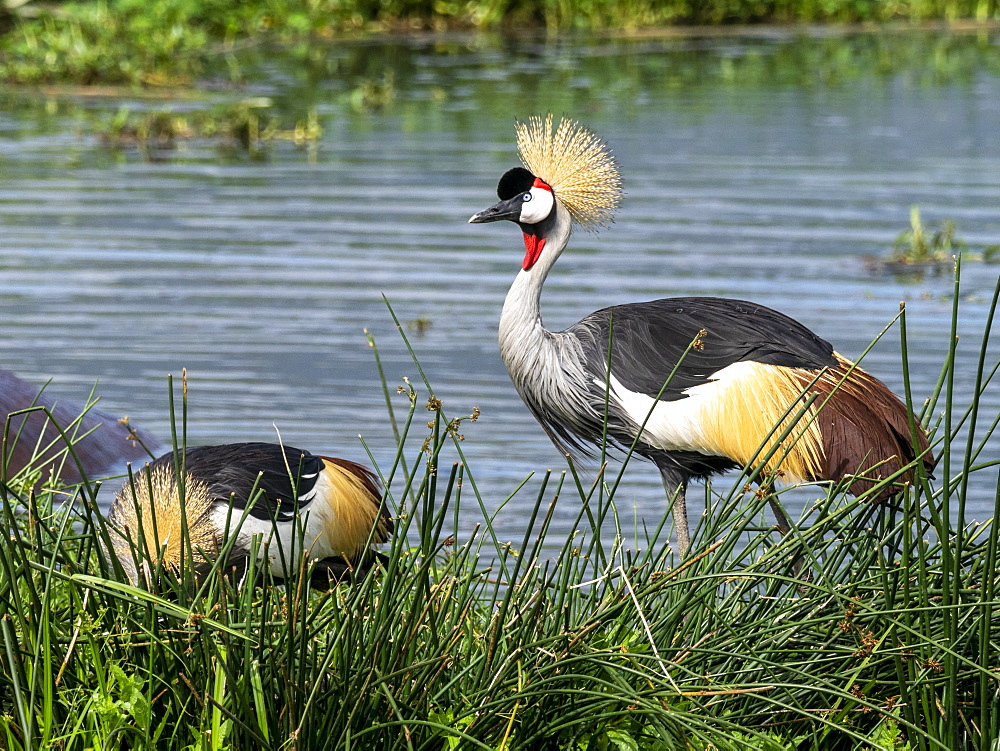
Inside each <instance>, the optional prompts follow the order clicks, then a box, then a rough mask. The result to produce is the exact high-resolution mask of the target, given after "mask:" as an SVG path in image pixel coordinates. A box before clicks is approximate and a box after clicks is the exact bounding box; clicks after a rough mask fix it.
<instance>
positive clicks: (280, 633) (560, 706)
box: [0, 282, 1000, 751]
mask: <svg viewBox="0 0 1000 751" xmlns="http://www.w3.org/2000/svg"><path fill="white" fill-rule="evenodd" d="M958 292H959V288H958V283H957V282H956V289H955V293H956V294H955V297H954V299H955V300H956V303H955V305H956V311H955V312H956V316H955V318H956V321H957V305H958V303H957V301H958V300H959V299H960V295H959V294H958ZM998 295H1000V285H998V288H997V292H996V293H995V294H994V297H993V299H992V303H991V305H990V307H989V310H988V313H987V317H986V320H985V322H984V327H983V335H982V340H981V344H980V354H979V368H978V372H977V374H976V376H975V392H974V395H973V398H972V399H971V401H970V402H969V403H967V404H966V403H959V402H958V401H957V399H956V397H955V388H954V384H955V381H956V380H957V379H958V378H960V377H968V374H962V373H958V372H956V368H955V363H956V352H955V347H954V346H952V347H951V348H950V349H949V352H948V355H947V357H946V359H945V362H944V363H943V365H942V369H941V374H940V378H939V380H938V384H937V388H936V389H935V391H934V393H933V394H932V395H931V396H930V398H929V399H928V400H927V401H926V402H925V403H923V404H922V405H921V404H916V405H915V406H916V407H917V411H918V413H921V416H922V419H923V420H924V422H925V423H932V424H933V425H934V426H935V429H936V432H935V442H936V450H937V451H938V453H940V455H941V462H940V463H939V465H938V469H937V478H936V479H934V480H931V479H929V478H926V477H925V476H924V475H919V477H920V481H919V482H918V483H916V484H915V485H914V486H913V487H911V488H908V489H907V490H906V491H905V492H904V493H902V494H901V495H900V496H899V497H898V498H897V499H896V500H895V501H893V502H886V503H873V502H870V501H868V500H867V499H866V498H865V497H861V498H856V499H855V498H850V497H848V496H846V495H845V494H844V489H843V488H841V487H829V488H826V487H816V488H815V489H814V490H815V497H816V500H815V503H814V504H813V505H812V507H811V508H810V509H808V510H807V512H806V514H805V515H804V516H803V518H802V519H800V520H799V521H798V523H797V524H795V527H794V529H793V531H792V533H790V534H789V535H787V536H785V537H782V536H780V535H779V534H778V533H777V531H776V530H774V529H773V528H772V527H771V526H770V525H768V524H766V523H762V519H763V507H764V505H765V503H766V500H767V499H766V498H765V497H764V496H763V495H762V494H760V493H758V492H754V491H752V490H749V489H747V487H746V478H745V477H744V478H725V479H724V480H723V481H722V482H721V483H719V484H716V485H714V486H711V487H708V488H706V490H705V498H706V504H707V506H708V511H707V514H706V515H705V517H704V518H703V520H702V521H701V523H700V525H699V526H698V528H697V530H696V533H695V535H694V540H693V547H692V555H691V556H690V557H689V558H688V559H687V560H686V561H685V562H684V563H683V564H682V565H678V562H677V560H676V558H675V557H674V555H673V552H672V551H671V549H670V548H669V546H667V545H665V544H664V543H663V540H664V538H665V537H666V534H667V533H668V532H669V516H668V515H667V504H666V503H664V514H663V516H662V517H660V518H654V519H646V520H644V526H643V532H642V539H640V540H638V541H636V540H630V539H628V538H627V537H626V536H625V535H624V533H623V531H622V530H624V529H627V528H628V524H627V522H626V521H625V520H624V519H623V518H622V517H621V516H620V515H619V509H618V507H617V506H616V504H615V492H614V491H615V489H616V488H617V487H618V481H619V479H620V477H618V476H617V475H616V474H611V471H610V470H605V472H607V473H608V474H607V476H605V473H602V472H598V473H597V479H596V480H589V479H586V478H588V477H589V474H588V472H583V471H577V469H576V468H575V467H573V466H570V467H569V468H568V469H567V470H565V471H550V472H547V473H545V474H544V475H543V476H542V477H541V481H540V482H538V483H537V491H536V494H535V497H534V502H533V503H532V504H531V505H530V509H529V510H528V511H527V512H526V513H525V514H524V517H523V529H524V532H523V534H522V535H520V536H519V538H518V539H514V540H507V539H503V538H501V537H499V536H498V535H497V534H496V532H495V531H494V525H493V521H494V518H495V517H494V515H495V514H496V513H498V512H497V510H496V509H497V507H498V506H500V505H501V503H500V502H501V500H502V499H496V498H488V497H484V496H483V495H482V494H481V493H480V492H479V489H478V487H477V484H476V481H475V475H474V472H473V468H472V467H470V466H468V465H467V464H466V463H465V460H464V457H463V452H462V443H461V441H460V440H459V433H460V430H463V429H467V428H468V427H469V426H468V425H467V424H466V423H467V421H468V420H470V419H472V418H474V417H475V416H476V413H475V412H471V413H470V414H468V415H465V416H462V417H456V416H455V415H454V414H453V413H452V412H451V410H450V405H446V404H444V403H442V401H441V400H440V399H439V397H438V395H436V394H435V393H434V392H433V389H432V388H431V386H430V385H429V384H427V383H420V384H418V385H415V384H412V383H409V382H404V383H403V384H402V385H401V386H400V388H399V393H394V391H395V389H394V388H393V387H392V386H390V385H389V384H388V383H387V379H385V377H384V376H383V388H384V390H385V393H386V400H387V404H388V405H389V409H390V412H391V418H392V420H393V424H394V425H395V426H396V429H397V431H398V438H399V449H398V452H397V454H396V456H395V457H394V459H393V461H392V462H391V463H389V465H388V466H385V465H382V466H379V467H378V471H379V472H380V474H381V476H382V478H383V481H384V482H385V484H386V485H387V487H388V488H389V489H390V490H389V499H390V503H391V504H392V506H393V507H394V508H395V509H396V512H397V514H398V517H399V518H398V533H397V535H396V538H395V541H394V543H393V544H392V546H391V548H390V549H389V551H388V554H389V561H388V563H387V564H386V567H385V569H384V570H383V571H381V572H378V573H376V574H373V575H371V576H369V577H368V578H366V579H365V580H363V581H361V582H357V583H354V584H352V585H349V586H347V585H345V586H341V587H339V588H337V589H335V590H334V591H332V592H330V593H321V594H317V593H313V592H310V591H309V589H308V587H307V582H308V572H305V571H303V572H302V574H301V576H296V577H293V578H292V580H290V581H288V582H287V583H285V584H284V585H280V586H279V585H277V584H276V583H274V582H271V581H269V579H268V575H267V573H266V572H258V574H259V575H258V577H257V578H258V581H260V582H261V584H260V586H256V587H255V586H249V585H246V586H242V587H239V586H236V585H234V583H233V582H232V581H231V580H229V579H228V578H227V577H226V576H225V575H224V574H223V573H222V572H220V571H216V572H213V573H212V574H210V575H209V576H208V577H207V579H206V580H205V581H204V583H203V584H202V585H201V586H200V587H199V586H197V585H196V583H195V582H193V581H191V580H190V579H188V580H187V581H185V580H184V579H183V577H182V579H181V581H178V582H177V583H176V586H174V587H172V588H168V589H166V590H165V591H163V592H160V593H151V592H147V591H145V590H142V589H137V588H135V587H133V586H131V585H129V584H126V583H124V582H125V581H126V580H125V579H124V578H123V577H122V575H121V572H120V571H117V570H116V569H117V566H116V565H115V564H114V562H109V561H106V560H105V559H104V558H103V557H102V556H101V555H100V554H99V551H100V549H101V548H102V546H106V545H107V540H108V527H107V522H106V521H105V519H104V518H103V515H102V514H101V512H100V510H99V507H98V504H97V497H96V491H95V488H93V487H89V486H84V487H81V488H70V489H62V490H56V489H45V488H42V489H35V488H34V487H32V485H31V483H30V480H27V481H26V480H25V479H24V478H7V477H4V478H0V479H2V480H3V482H2V484H0V495H2V500H3V503H2V505H0V513H2V514H3V524H4V529H5V534H4V536H3V540H2V542H0V631H2V634H3V647H2V649H0V746H2V747H4V748H7V749H18V750H19V749H46V748H61V749H91V748H105V749H107V748H112V749H114V748H143V747H146V748H152V747H157V748H178V749H180V748H204V749H222V748H250V747H263V748H298V749H313V748H317V749H319V748H338V749H339V748H345V749H362V748H364V749H368V748H392V749H395V748H407V749H440V748H445V749H448V748H463V749H465V748H469V749H475V748H482V749H487V748H488V749H516V748H523V749H532V748H577V749H609V748H612V749H654V748H656V749H671V748H679V749H706V750H707V749H745V748H759V749H786V748H791V747H794V748H813V749H836V748H844V749H848V748H884V749H904V748H905V749H979V751H985V750H986V749H990V748H994V747H995V746H994V745H993V744H994V739H995V738H997V737H1000V706H998V695H1000V694H998V690H997V689H998V685H997V684H998V674H997V671H996V646H995V645H996V644H997V643H998V642H1000V620H998V619H997V617H996V615H995V613H996V612H997V609H998V606H1000V601H998V598H997V573H996V569H997V565H996V564H997V560H996V557H997V554H996V550H997V543H998V540H997V537H998V532H997V526H996V525H995V524H994V523H993V521H992V520H982V521H978V522H975V523H973V522H971V521H970V520H969V519H968V518H967V515H968V512H967V499H968V494H969V487H970V483H972V482H978V483H979V484H980V486H981V485H982V484H983V483H984V479H983V478H986V482H990V483H992V484H996V483H997V477H998V474H1000V459H998V458H997V457H996V450H995V447H996V440H997V436H996V431H997V426H998V422H1000V416H997V415H994V414H992V413H987V412H986V410H985V409H984V407H985V404H986V401H985V400H984V398H983V395H984V394H986V393H987V389H991V388H992V389H995V388H996V384H995V383H994V382H993V379H994V377H995V375H996V372H997V370H998V368H1000V362H998V361H997V360H996V352H991V351H990V350H989V343H990V334H991V326H992V323H993V320H994V317H995V314H996V310H997V304H998ZM899 321H900V324H899V327H898V328H899V331H900V334H901V338H902V342H903V349H902V352H903V359H902V362H903V372H904V376H907V378H908V368H907V357H908V352H907V349H906V346H905V344H906V317H905V313H904V314H903V315H901V316H900V319H899ZM951 333H953V332H951ZM952 341H954V338H952ZM372 344H373V346H374V342H372ZM407 346H408V344H407ZM375 351H376V355H377V348H376V349H375ZM991 358H992V359H991ZM418 367H419V366H418ZM907 383H908V380H907ZM906 398H907V400H908V401H913V400H914V399H916V398H917V397H916V395H914V394H911V393H910V389H909V387H907V389H906ZM994 403H995V401H994ZM446 407H447V409H446ZM428 408H429V409H430V410H431V415H432V419H431V420H430V423H429V427H428V429H427V432H426V433H424V431H423V427H422V426H423V423H424V422H425V421H426V417H425V415H426V414H427V412H426V411H425V410H426V409H428ZM177 413H178V416H179V423H178V427H177V429H176V431H175V442H176V443H177V445H178V446H181V445H183V443H184V440H185V438H184V437H185V429H184V425H185V419H186V418H185V414H186V413H185V403H184V400H183V399H182V401H181V403H180V404H179V405H178V406H177ZM990 451H992V452H993V453H992V454H991V453H990ZM917 471H918V473H919V472H920V468H919V464H918V466H917ZM722 488H725V489H722ZM521 491H522V492H523V491H524V489H523V488H521ZM105 492H106V491H105ZM873 492H874V493H877V489H876V490H874V491H873ZM996 505H997V508H995V510H994V518H996V513H998V512H1000V492H998V493H997V501H996ZM567 508H568V509H569V510H570V513H572V514H574V515H575V518H576V524H575V525H574V526H575V529H576V531H575V532H574V533H573V534H571V535H568V536H560V535H556V534H554V533H552V532H550V525H551V522H552V520H553V516H554V514H555V513H556V512H557V509H559V510H560V513H564V514H565V513H566V511H567ZM500 513H506V512H500ZM470 519H475V520H476V523H470V522H469V520H470ZM807 571H808V572H809V574H808V575H806V574H805V572H807Z"/></svg>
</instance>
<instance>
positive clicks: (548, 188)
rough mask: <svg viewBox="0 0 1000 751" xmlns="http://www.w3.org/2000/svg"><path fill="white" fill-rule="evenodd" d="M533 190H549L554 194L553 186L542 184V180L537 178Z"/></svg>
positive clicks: (532, 185)
mask: <svg viewBox="0 0 1000 751" xmlns="http://www.w3.org/2000/svg"><path fill="white" fill-rule="evenodd" d="M531 187H532V188H541V189H542V190H547V191H548V192H549V193H551V192H552V186H551V185H549V184H548V183H544V182H542V178H540V177H536V178H535V182H533V183H532V184H531Z"/></svg>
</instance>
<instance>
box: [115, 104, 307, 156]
mask: <svg viewBox="0 0 1000 751" xmlns="http://www.w3.org/2000/svg"><path fill="white" fill-rule="evenodd" d="M97 133H98V137H99V138H100V139H101V141H102V142H104V143H105V144H107V145H109V146H113V147H116V148H123V147H135V148H138V149H139V150H140V151H142V153H143V154H144V155H146V156H147V157H151V156H152V155H153V154H154V153H155V152H156V151H157V150H162V149H174V148H176V147H177V146H178V144H180V143H182V142H184V141H189V140H193V139H210V140H212V141H215V142H218V143H220V144H222V145H226V146H235V147H238V148H240V149H241V150H243V151H246V152H247V153H249V154H250V155H251V156H259V155H261V154H262V152H263V150H264V149H265V148H266V146H267V145H268V144H269V143H271V142H274V141H290V142H291V143H294V144H295V145H296V146H299V147H305V146H308V145H310V144H313V143H315V142H316V141H318V140H319V139H320V138H321V137H322V135H323V129H322V127H320V124H319V118H318V116H317V114H316V111H315V109H312V110H310V111H309V113H308V115H307V117H306V119H305V120H303V121H299V122H297V123H295V124H294V126H292V127H285V125H284V123H283V121H282V119H281V116H280V115H277V114H275V113H274V112H273V110H272V102H271V100H270V99H268V98H266V97H255V98H252V99H245V100H242V101H239V102H234V103H232V104H225V105H221V106H217V107H214V108H212V109H209V110H193V111H189V112H186V113H178V112H173V111H170V110H158V111H153V112H135V111H132V110H129V109H127V108H121V109H119V110H118V111H117V112H116V113H115V114H114V115H113V116H112V117H111V118H110V120H107V121H106V122H105V123H104V124H103V125H101V126H100V127H99V128H98V131H97Z"/></svg>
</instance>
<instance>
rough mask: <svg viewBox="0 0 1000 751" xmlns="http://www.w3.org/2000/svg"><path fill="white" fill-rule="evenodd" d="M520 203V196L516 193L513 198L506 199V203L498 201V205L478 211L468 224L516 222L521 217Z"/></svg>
mask: <svg viewBox="0 0 1000 751" xmlns="http://www.w3.org/2000/svg"><path fill="white" fill-rule="evenodd" d="M522 203H523V201H522V199H521V194H520V193H518V194H517V195H516V196H514V197H513V198H508V199H507V200H506V201H500V202H499V203H496V204H494V205H492V206H490V207H489V208H488V209H484V210H482V211H480V212H479V213H478V214H473V215H472V217H471V218H470V219H469V224H483V223H484V222H499V221H500V220H501V219H509V220H510V221H512V222H516V221H517V220H518V219H519V218H520V216H521V205H522Z"/></svg>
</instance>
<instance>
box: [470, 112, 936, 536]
mask: <svg viewBox="0 0 1000 751" xmlns="http://www.w3.org/2000/svg"><path fill="white" fill-rule="evenodd" d="M518 146H519V150H520V153H521V158H522V162H523V163H524V164H525V167H516V168H514V169H511V170H509V171H508V172H507V173H505V174H504V176H503V177H502V178H501V180H500V183H499V186H498V189H497V194H498V197H499V198H500V201H499V202H498V203H497V204H495V205H494V206H491V207H490V208H488V209H486V210H484V211H481V212H479V213H478V214H475V215H474V216H473V217H472V218H471V219H470V220H469V221H470V222H472V223H483V222H493V221H499V220H509V221H513V222H515V223H516V224H517V225H518V226H519V228H520V229H521V232H522V235H523V240H524V247H525V255H524V259H523V261H522V264H521V270H520V272H519V273H518V274H517V276H516V277H515V279H514V282H513V284H512V286H511V288H510V291H509V292H508V295H507V298H506V300H505V302H504V306H503V311H502V313H501V316H500V326H499V344H500V353H501V356H502V358H503V360H504V363H505V364H506V366H507V370H508V373H509V374H510V377H511V379H512V381H513V383H514V386H515V388H516V389H517V391H518V393H519V394H520V396H521V397H522V399H523V400H524V402H525V404H526V405H527V406H528V408H529V409H530V411H531V412H532V413H533V414H534V416H535V417H536V418H537V419H538V421H539V422H540V423H541V425H542V427H543V428H544V429H545V431H546V432H547V433H548V435H549V437H550V438H551V439H552V440H553V442H554V443H555V444H556V446H557V447H558V448H559V449H560V450H561V451H563V452H576V453H582V454H588V453H593V452H594V450H595V449H597V448H600V447H601V445H602V441H605V440H607V441H608V442H609V443H610V444H611V445H612V446H617V447H618V448H622V449H625V450H629V449H633V448H634V451H635V452H636V453H637V454H639V455H640V456H644V457H646V458H648V459H650V460H652V461H653V462H654V463H655V464H656V466H657V467H658V469H659V470H660V474H661V477H662V479H663V482H664V486H665V488H666V491H667V494H668V496H669V497H671V498H672V499H673V514H674V523H675V524H674V526H675V528H676V530H677V537H678V547H679V549H680V552H681V554H682V555H684V554H686V552H687V549H688V547H689V533H688V525H687V509H686V502H685V490H686V486H687V483H688V481H689V480H690V479H691V478H704V477H708V476H710V475H712V474H715V473H717V472H722V471H724V470H727V469H731V468H734V467H752V466H758V465H762V469H763V470H764V473H765V475H767V476H775V475H779V473H780V476H782V477H784V478H786V479H791V480H798V481H814V480H833V481H839V480H841V479H843V478H844V477H845V476H849V480H850V484H849V489H850V491H851V492H852V493H855V494H860V493H863V492H865V491H866V490H868V489H870V488H871V487H872V486H874V485H875V484H877V483H879V482H881V481H883V480H886V479H889V478H891V479H893V480H894V481H895V482H896V483H897V485H896V488H897V489H898V487H899V486H900V485H901V484H903V483H906V482H910V481H912V479H913V475H912V472H911V471H910V470H908V469H905V467H906V465H908V464H909V463H910V462H911V461H913V459H914V458H915V457H917V456H920V457H922V459H923V461H924V463H925V465H926V466H927V467H928V469H929V468H930V467H932V466H933V458H932V457H931V454H930V451H929V449H928V443H927V437H926V435H925V434H924V431H923V429H922V428H921V427H920V426H919V424H918V423H916V422H915V418H914V417H913V416H912V415H911V414H910V412H909V410H908V409H907V408H906V407H905V405H904V404H903V403H902V402H901V401H900V400H899V399H898V398H897V397H896V396H895V395H894V394H893V393H892V392H891V391H890V390H889V389H888V388H887V387H886V386H885V385H884V384H882V383H881V382H880V381H879V380H878V379H876V378H874V377H873V376H871V375H869V374H868V373H866V372H865V371H863V370H862V369H861V368H859V367H857V366H856V365H854V364H853V363H851V362H850V361H849V360H847V359H846V358H844V357H842V356H841V355H840V354H838V353H837V352H836V351H835V350H834V348H833V347H832V346H831V345H830V343H829V342H827V341H825V340H824V339H821V338H820V337H818V336H817V335H816V334H814V333H813V332H811V331H810V330H809V329H808V328H806V327H805V326H803V325H802V324H800V323H798V322H797V321H795V320H794V319H792V318H789V317H788V316H785V315H783V314H781V313H779V312H777V311H774V310H771V309H770V308H766V307H764V306H761V305H757V304H754V303H751V302H746V301H742V300H730V299H722V298H712V297H678V298H665V299H661V300H653V301H650V302H641V303H630V304H624V305H617V306H613V307H610V308H605V309H603V310H599V311H596V312H594V313H592V314H590V315H588V316H586V317H585V318H583V319H582V320H581V321H579V322H578V323H576V324H574V325H572V326H570V327H569V328H567V329H565V330H564V331H558V332H552V331H549V330H547V329H546V328H545V327H544V324H543V322H542V315H541V308H540V297H541V290H542V285H543V283H544V281H545V278H546V276H547V275H548V273H549V271H550V269H551V268H552V266H553V264H554V263H555V261H556V260H557V259H558V257H559V255H560V253H561V252H562V251H563V250H564V249H565V247H566V246H567V244H568V242H569V239H570V235H571V231H572V228H573V225H574V223H577V224H581V225H583V226H584V227H592V226H594V225H595V224H602V223H605V222H606V221H608V220H609V219H610V218H611V216H612V215H613V212H614V209H615V208H616V206H617V202H618V199H619V194H620V177H619V175H618V171H617V166H616V165H615V164H614V161H613V159H612V158H611V155H610V152H609V151H608V150H607V147H606V145H605V144H603V143H602V142H600V141H599V140H597V139H596V137H595V136H593V134H591V133H590V132H589V131H586V130H584V129H582V128H580V126H578V125H577V124H576V123H574V122H573V121H567V120H563V121H562V123H561V124H560V125H559V128H558V129H557V130H556V131H555V133H553V131H552V121H551V116H549V118H547V119H546V120H545V121H542V120H541V119H540V118H532V119H531V120H529V122H528V123H527V124H523V123H521V124H519V126H518ZM795 417H798V418H799V419H797V420H795V419H794V418H795ZM786 430H787V436H786V437H785V438H784V439H783V440H781V438H780V437H781V435H782V433H784V432H786ZM914 436H915V437H916V441H915V442H914V440H913V439H914ZM765 457H770V458H766V459H765ZM893 492H895V489H894V488H892V487H889V488H887V489H886V490H885V491H883V492H882V493H881V494H880V497H884V496H885V495H891V494H892V493H893ZM771 505H772V508H773V509H774V511H775V513H776V515H777V516H778V524H779V527H781V528H782V530H783V531H787V528H788V522H787V519H785V517H784V514H783V513H782V512H781V509H780V507H779V506H778V505H777V504H776V503H774V502H773V501H772V504H771Z"/></svg>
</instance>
